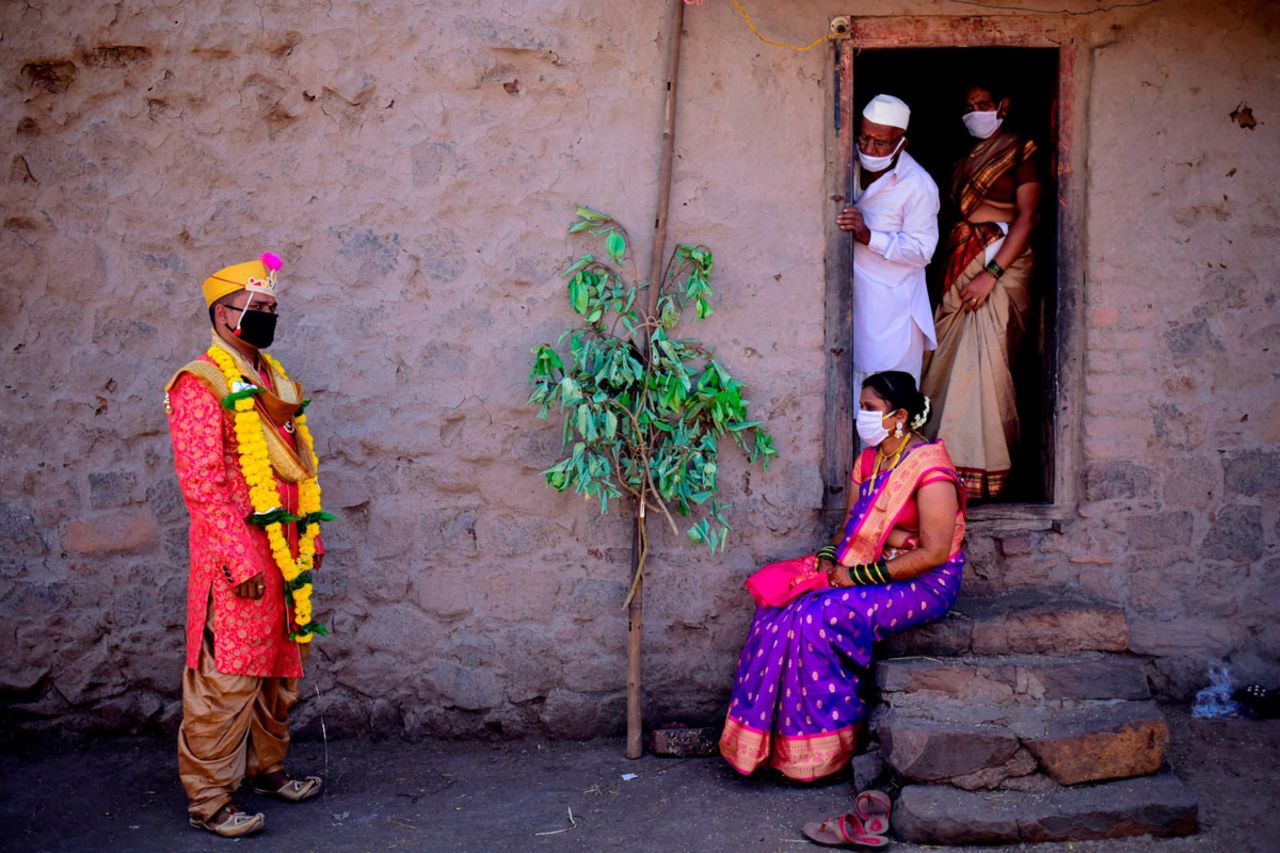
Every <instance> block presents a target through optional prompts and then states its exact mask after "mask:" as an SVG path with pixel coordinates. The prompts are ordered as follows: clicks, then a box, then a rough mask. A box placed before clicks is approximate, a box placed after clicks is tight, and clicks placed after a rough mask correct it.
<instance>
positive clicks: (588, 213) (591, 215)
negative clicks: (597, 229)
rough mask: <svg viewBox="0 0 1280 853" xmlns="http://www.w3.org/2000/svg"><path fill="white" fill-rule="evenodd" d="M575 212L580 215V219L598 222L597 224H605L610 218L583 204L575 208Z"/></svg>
mask: <svg viewBox="0 0 1280 853" xmlns="http://www.w3.org/2000/svg"><path fill="white" fill-rule="evenodd" d="M574 211H575V212H576V213H577V214H578V217H579V218H580V219H585V220H587V221H588V222H597V223H598V222H604V221H605V220H607V219H608V218H609V217H608V216H605V215H604V214H603V213H601V212H600V211H598V210H592V209H591V208H589V207H586V206H585V205H581V204H579V205H577V206H576V207H575V208H574Z"/></svg>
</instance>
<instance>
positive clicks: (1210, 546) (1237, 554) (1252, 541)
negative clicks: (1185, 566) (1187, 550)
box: [1200, 504, 1266, 563]
mask: <svg viewBox="0 0 1280 853" xmlns="http://www.w3.org/2000/svg"><path fill="white" fill-rule="evenodd" d="M1265 547H1266V536H1265V535H1264V533H1263V530H1262V507H1260V506H1246V505H1240V504H1236V505H1234V506H1225V507H1223V508H1222V509H1220V510H1218V514H1217V517H1216V518H1215V519H1214V520H1213V526H1212V527H1210V528H1209V535H1208V536H1206V537H1205V538H1204V544H1203V545H1202V546H1201V548H1200V553H1201V555H1202V556H1203V557H1204V558H1205V559H1207V560H1230V561H1232V562H1234V563H1251V562H1253V561H1254V560H1256V559H1258V558H1259V557H1261V556H1262V553H1263V549H1264V548H1265Z"/></svg>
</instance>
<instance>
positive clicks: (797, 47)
mask: <svg viewBox="0 0 1280 853" xmlns="http://www.w3.org/2000/svg"><path fill="white" fill-rule="evenodd" d="M729 2H730V3H732V4H733V8H735V9H737V10H738V11H739V12H741V13H742V19H743V20H744V21H746V22H747V26H748V27H749V28H750V29H751V32H753V33H755V35H756V38H758V39H760V41H762V42H764V43H765V44H771V45H773V46H774V47H785V48H786V49H787V50H794V51H795V52H796V53H804V52H805V51H806V50H812V49H813V48H815V47H817V46H818V45H820V44H822V43H823V42H826V41H830V40H831V39H833V38H834V37H835V34H834V33H825V34H823V35H822V36H821V37H819V38H816V39H814V40H813V41H811V42H809V43H808V44H806V45H804V46H801V45H798V44H788V43H787V42H785V41H773V40H771V39H767V38H765V37H764V36H762V35H760V31H759V30H757V29H756V25H755V22H754V21H752V20H751V16H750V15H748V14H747V10H746V9H744V8H742V5H741V4H740V3H738V0H729Z"/></svg>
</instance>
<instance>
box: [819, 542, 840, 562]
mask: <svg viewBox="0 0 1280 853" xmlns="http://www.w3.org/2000/svg"><path fill="white" fill-rule="evenodd" d="M818 559H819V560H830V561H831V562H833V563H834V562H835V560H836V546H835V545H827V546H826V547H824V548H819V549H818Z"/></svg>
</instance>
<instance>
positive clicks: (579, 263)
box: [560, 254, 596, 278]
mask: <svg viewBox="0 0 1280 853" xmlns="http://www.w3.org/2000/svg"><path fill="white" fill-rule="evenodd" d="M595 259H596V257H595V255H589V254H588V255H583V256H582V257H580V258H578V259H577V260H576V261H574V262H573V264H572V265H570V267H569V268H568V269H567V270H565V271H564V272H562V273H560V277H561V278H568V277H569V276H571V275H576V274H577V273H579V272H581V271H582V269H583V267H585V266H586V265H587V264H590V263H593V262H594V261H595Z"/></svg>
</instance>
